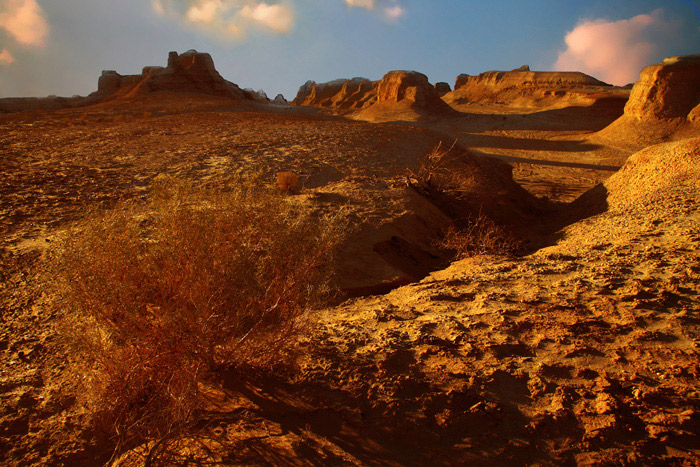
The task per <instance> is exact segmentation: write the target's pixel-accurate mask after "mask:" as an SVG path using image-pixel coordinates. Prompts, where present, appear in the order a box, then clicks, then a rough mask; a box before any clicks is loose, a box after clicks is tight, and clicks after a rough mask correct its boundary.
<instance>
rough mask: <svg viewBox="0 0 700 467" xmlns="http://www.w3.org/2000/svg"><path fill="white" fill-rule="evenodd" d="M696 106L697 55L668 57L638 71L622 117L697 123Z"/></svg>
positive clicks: (699, 94) (699, 83) (699, 98)
mask: <svg viewBox="0 0 700 467" xmlns="http://www.w3.org/2000/svg"><path fill="white" fill-rule="evenodd" d="M699 104H700V55H686V56H678V57H670V58H667V59H665V60H664V61H663V62H661V63H657V64H656V65H651V66H648V67H646V68H644V69H643V70H642V72H641V75H640V79H639V81H638V82H637V84H635V85H634V88H632V94H631V95H630V99H629V102H628V103H627V105H626V106H625V115H626V116H628V117H632V118H636V119H638V120H658V119H675V118H681V119H685V118H687V119H688V120H690V121H691V122H697V121H698V114H699V113H700V111H698V109H697V106H698V105H699ZM694 109H695V110H694Z"/></svg>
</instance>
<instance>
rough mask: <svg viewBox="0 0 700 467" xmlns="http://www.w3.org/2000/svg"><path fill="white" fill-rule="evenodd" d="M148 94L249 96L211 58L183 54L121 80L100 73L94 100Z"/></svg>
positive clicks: (115, 75) (112, 73)
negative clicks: (224, 76) (175, 93)
mask: <svg viewBox="0 0 700 467" xmlns="http://www.w3.org/2000/svg"><path fill="white" fill-rule="evenodd" d="M149 92H184V93H196V94H207V95H213V96H221V97H228V98H232V99H247V98H249V96H248V95H247V94H246V93H245V92H243V91H242V90H241V89H240V88H239V87H238V86H236V85H235V84H233V83H231V82H229V81H226V80H225V79H224V78H222V77H221V75H220V74H219V72H218V71H216V68H215V66H214V61H213V60H212V58H211V55H209V54H207V53H199V52H197V51H195V50H189V51H187V52H185V53H183V54H178V53H177V52H170V54H169V56H168V66H167V67H165V68H164V67H158V66H149V67H145V68H144V69H143V72H142V73H141V74H140V75H127V76H122V75H120V74H119V73H117V72H116V71H103V72H102V76H101V77H100V79H99V81H98V87H97V92H96V93H95V95H96V96H98V97H100V98H105V97H111V96H114V97H123V96H125V95H131V94H132V93H133V94H143V93H149Z"/></svg>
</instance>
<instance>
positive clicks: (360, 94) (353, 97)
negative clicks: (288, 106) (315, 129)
mask: <svg viewBox="0 0 700 467" xmlns="http://www.w3.org/2000/svg"><path fill="white" fill-rule="evenodd" d="M376 88H377V82H373V81H370V80H368V79H367V78H352V79H337V80H334V81H329V82H327V83H316V82H315V81H307V82H306V83H304V85H303V86H301V87H300V88H299V92H298V93H297V96H296V98H295V99H294V100H293V101H292V103H293V104H294V105H302V106H311V107H328V108H334V109H339V110H355V109H362V108H365V107H367V106H369V105H371V104H372V103H374V102H375V101H376V92H377V89H376Z"/></svg>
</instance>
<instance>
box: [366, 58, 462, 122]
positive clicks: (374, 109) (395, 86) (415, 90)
mask: <svg viewBox="0 0 700 467" xmlns="http://www.w3.org/2000/svg"><path fill="white" fill-rule="evenodd" d="M454 113H455V112H454V110H453V109H452V108H450V106H449V105H447V104H446V103H445V102H444V101H443V100H442V99H441V98H440V94H438V92H437V91H436V90H435V87H434V86H433V85H432V84H430V82H429V81H428V77H427V76H425V75H424V74H422V73H418V72H417V71H404V70H396V71H390V72H389V73H387V74H386V75H384V77H383V78H382V80H381V81H380V82H379V84H378V85H377V100H376V102H375V103H374V104H372V105H371V106H369V107H367V108H365V109H363V110H362V111H361V112H359V113H358V114H357V115H356V118H358V119H360V120H367V121H377V122H382V121H419V120H421V119H423V118H425V117H430V116H449V115H452V114H454Z"/></svg>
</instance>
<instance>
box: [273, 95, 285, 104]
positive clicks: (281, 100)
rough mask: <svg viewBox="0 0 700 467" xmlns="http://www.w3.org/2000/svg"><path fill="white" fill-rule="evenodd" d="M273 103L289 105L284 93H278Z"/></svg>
mask: <svg viewBox="0 0 700 467" xmlns="http://www.w3.org/2000/svg"><path fill="white" fill-rule="evenodd" d="M272 103H273V104H278V105H289V102H287V99H285V98H284V96H283V95H282V94H277V96H276V97H275V99H274V100H273V101H272Z"/></svg>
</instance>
